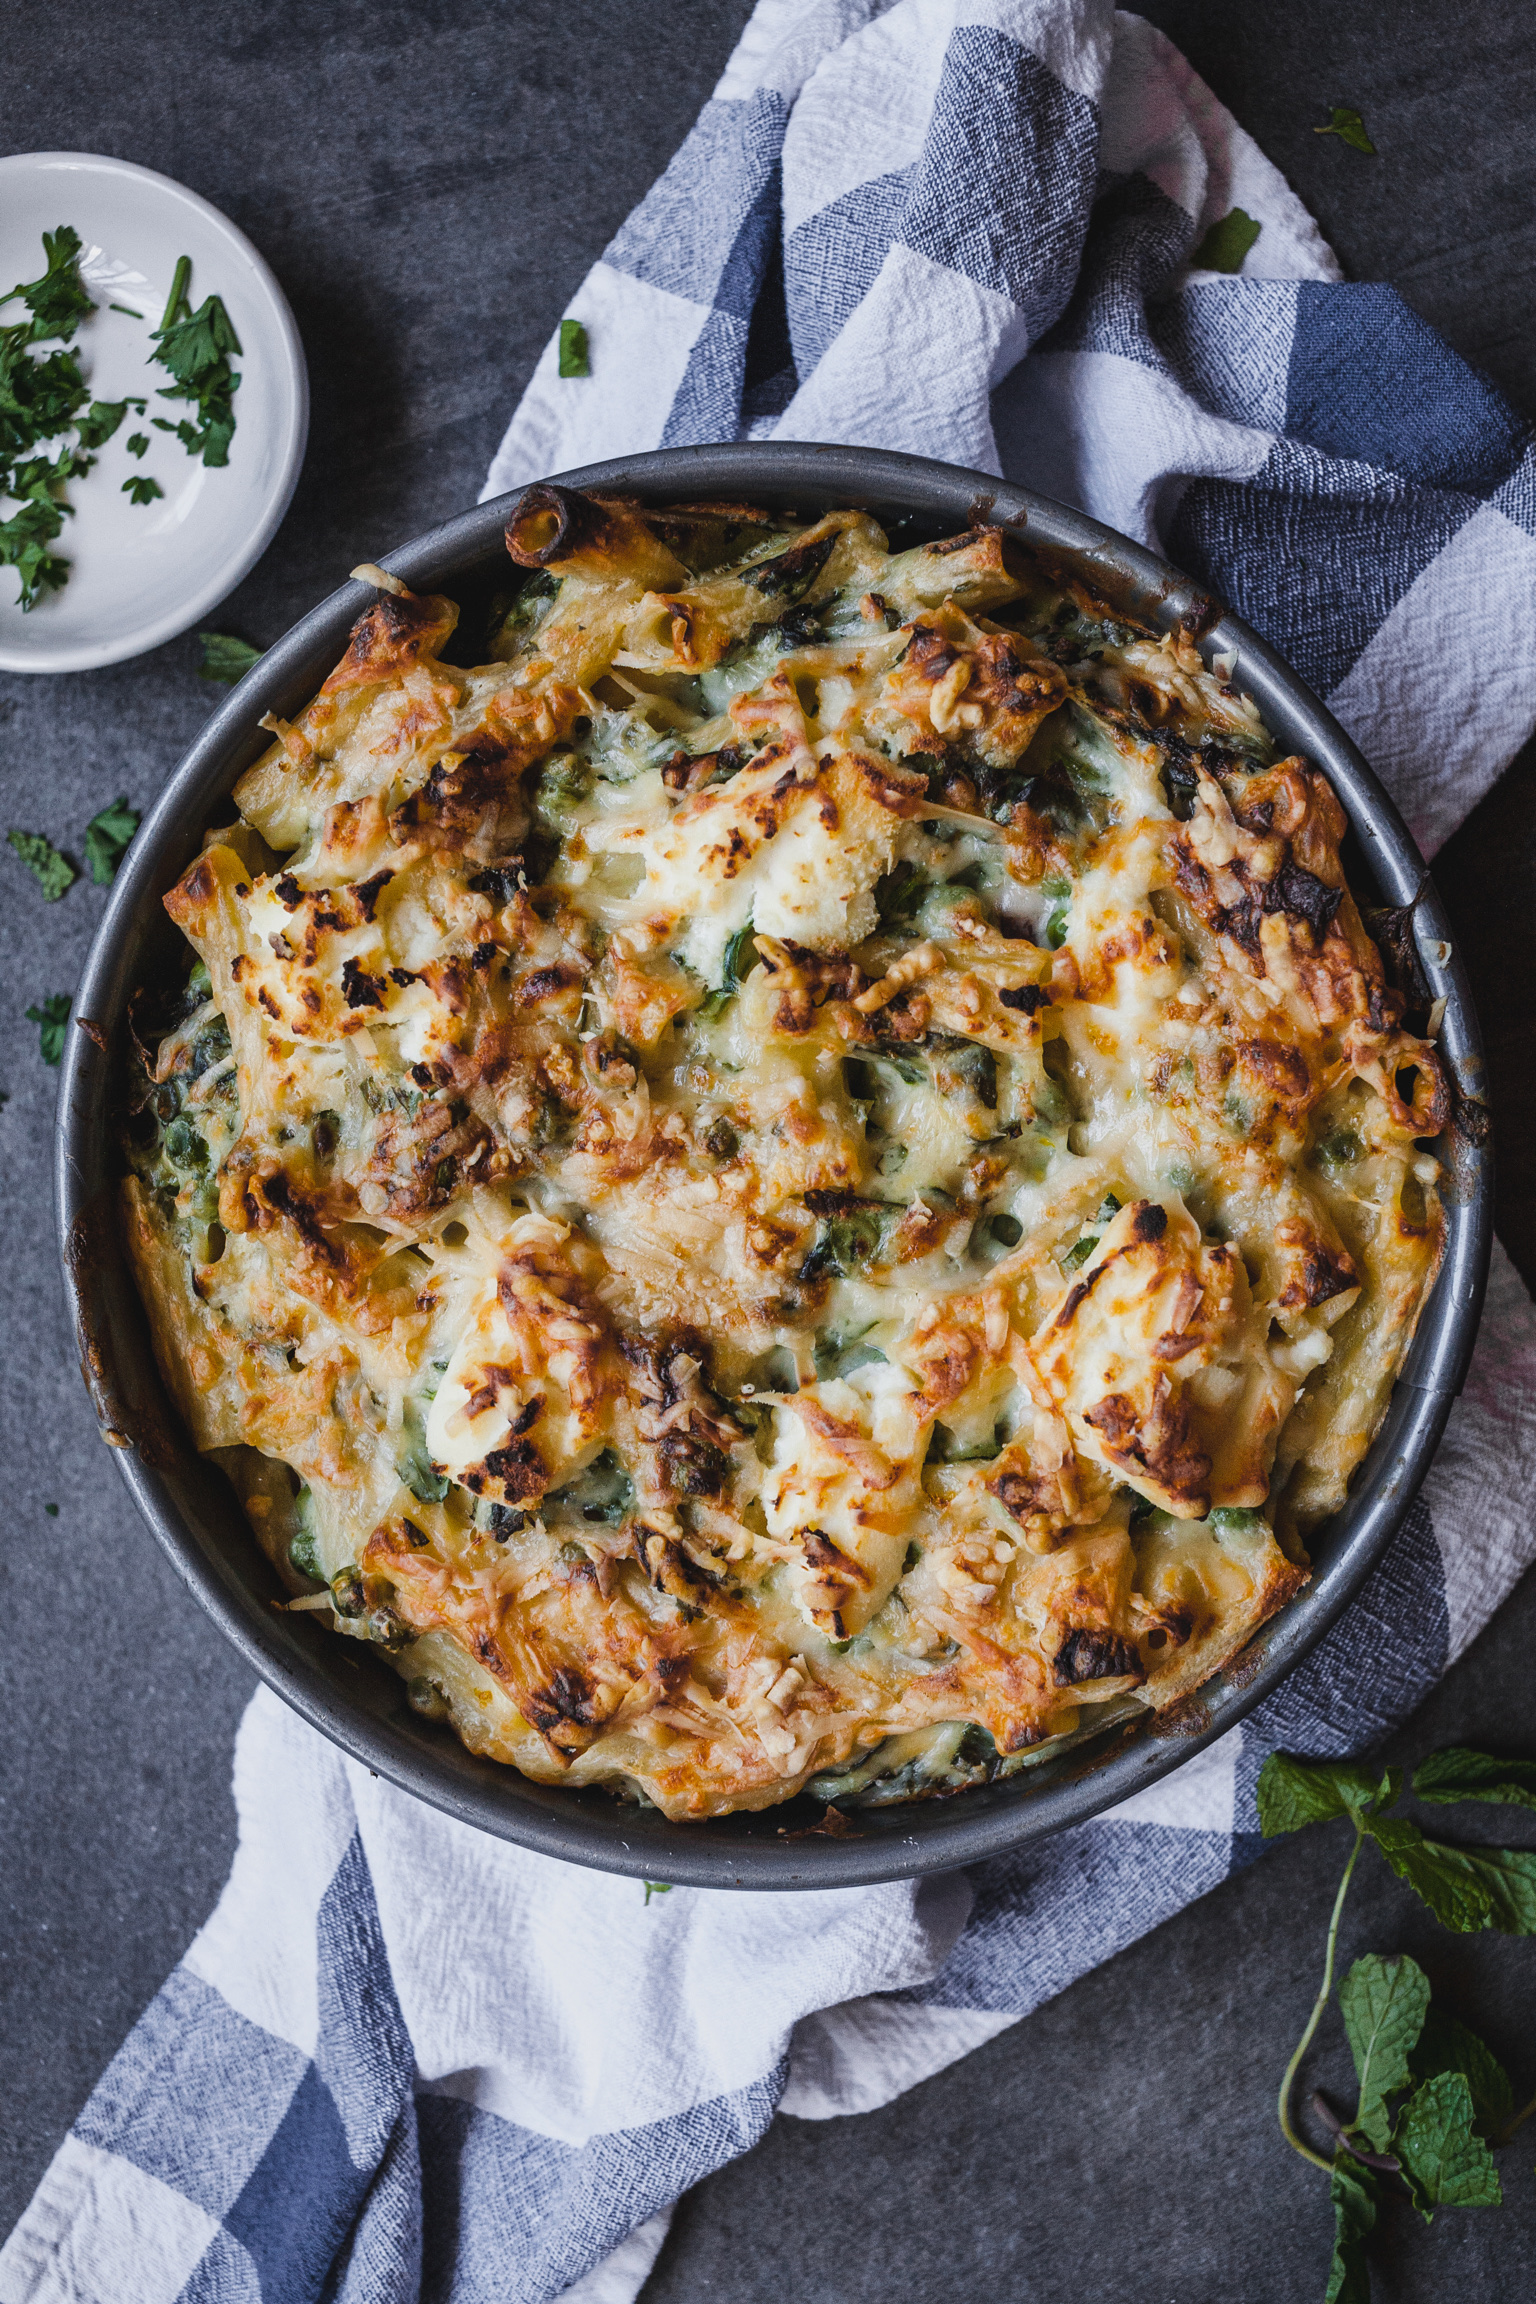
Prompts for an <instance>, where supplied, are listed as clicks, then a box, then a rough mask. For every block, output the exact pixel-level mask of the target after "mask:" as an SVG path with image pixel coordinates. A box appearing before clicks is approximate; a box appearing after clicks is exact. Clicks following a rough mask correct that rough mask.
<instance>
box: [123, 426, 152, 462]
mask: <svg viewBox="0 0 1536 2304" xmlns="http://www.w3.org/2000/svg"><path fill="white" fill-rule="evenodd" d="M123 446H124V447H125V448H126V449H127V451H128V453H129V455H130V456H142V455H143V454H144V451H145V450H146V449H147V448H148V446H149V434H148V433H147V432H130V433H129V435H128V437H127V439H126V440H125V441H124V442H123Z"/></svg>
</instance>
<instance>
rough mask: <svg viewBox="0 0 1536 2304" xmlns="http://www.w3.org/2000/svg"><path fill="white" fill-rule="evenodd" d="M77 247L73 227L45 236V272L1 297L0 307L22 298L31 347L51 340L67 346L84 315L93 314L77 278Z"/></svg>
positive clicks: (77, 236) (88, 300)
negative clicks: (29, 318) (38, 277)
mask: <svg viewBox="0 0 1536 2304" xmlns="http://www.w3.org/2000/svg"><path fill="white" fill-rule="evenodd" d="M80 246H81V242H80V235H79V233H78V232H77V231H76V230H75V228H74V226H73V225H72V224H61V225H60V226H59V228H58V230H57V232H45V233H44V234H43V254H44V255H45V256H46V257H47V259H48V268H47V270H46V271H45V272H44V273H43V274H42V276H41V278H40V279H37V280H33V281H31V282H29V283H28V284H27V285H26V286H24V287H17V288H13V289H12V290H11V293H10V295H9V296H4V297H0V305H5V304H10V303H13V302H14V301H15V299H16V298H17V297H18V296H19V297H20V298H21V301H22V302H23V304H25V305H26V307H27V310H28V311H29V312H30V313H31V315H32V323H31V326H30V328H28V329H27V336H28V339H29V340H30V341H31V342H32V343H34V344H40V343H42V342H43V341H44V340H45V339H46V338H47V337H50V336H56V337H57V338H58V339H59V341H60V342H61V343H63V344H67V343H68V342H69V340H70V338H71V337H72V336H73V335H74V332H75V330H76V328H77V327H78V326H79V324H80V322H81V321H82V320H83V319H84V318H85V316H86V314H87V313H88V312H92V311H94V310H95V306H94V305H93V304H92V302H91V299H90V297H89V296H88V295H87V294H86V291H85V284H84V282H83V281H82V280H81V278H80V266H79V261H78V259H79V255H80ZM23 325H25V323H23Z"/></svg>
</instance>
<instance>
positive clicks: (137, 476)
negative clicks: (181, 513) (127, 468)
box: [123, 472, 165, 504]
mask: <svg viewBox="0 0 1536 2304" xmlns="http://www.w3.org/2000/svg"><path fill="white" fill-rule="evenodd" d="M123 494H124V495H125V496H126V497H127V498H128V501H129V503H130V504H153V502H154V500H155V498H156V497H157V496H163V495H164V494H165V490H164V489H163V488H162V487H161V485H160V483H159V481H158V480H151V478H150V477H149V474H148V473H147V472H131V473H130V474H129V475H128V478H127V479H126V480H125V481H124V482H123Z"/></svg>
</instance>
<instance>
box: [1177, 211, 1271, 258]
mask: <svg viewBox="0 0 1536 2304" xmlns="http://www.w3.org/2000/svg"><path fill="white" fill-rule="evenodd" d="M1263 229H1264V227H1263V225H1262V224H1256V223H1255V222H1254V220H1253V218H1252V217H1251V216H1250V215H1248V214H1247V212H1246V211H1245V210H1244V209H1242V208H1234V209H1232V210H1231V211H1230V213H1229V214H1227V215H1225V216H1223V217H1222V218H1221V221H1220V222H1219V223H1217V224H1213V225H1212V226H1211V228H1210V230H1209V232H1207V234H1206V236H1205V238H1204V239H1203V240H1202V241H1201V243H1200V245H1199V247H1198V248H1197V249H1196V250H1195V252H1194V254H1193V256H1191V258H1190V263H1191V264H1192V265H1193V266H1194V267H1195V269H1196V271H1199V272H1241V270H1242V268H1243V259H1244V257H1245V256H1246V255H1247V253H1248V251H1249V249H1250V248H1251V247H1252V246H1253V244H1254V242H1255V240H1257V238H1258V236H1259V234H1260V233H1261V232H1262V231H1263Z"/></svg>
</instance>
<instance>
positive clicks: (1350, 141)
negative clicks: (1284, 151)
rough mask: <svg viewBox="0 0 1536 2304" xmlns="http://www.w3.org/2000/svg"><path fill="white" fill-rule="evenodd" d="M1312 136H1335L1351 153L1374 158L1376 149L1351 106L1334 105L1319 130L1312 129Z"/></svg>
mask: <svg viewBox="0 0 1536 2304" xmlns="http://www.w3.org/2000/svg"><path fill="white" fill-rule="evenodd" d="M1312 133H1313V135H1314V136H1337V137H1338V139H1339V141H1340V143H1342V144H1347V145H1348V146H1349V148H1350V150H1351V151H1352V152H1365V153H1368V154H1369V156H1370V157H1371V159H1373V160H1374V159H1375V157H1376V147H1375V145H1374V144H1373V143H1372V142H1371V140H1370V138H1369V136H1367V134H1366V132H1365V122H1364V121H1363V120H1362V119H1361V117H1360V115H1359V113H1358V112H1357V111H1356V110H1355V108H1354V106H1353V105H1352V104H1335V105H1333V106H1332V107H1331V109H1330V111H1329V114H1328V118H1327V120H1326V121H1325V122H1324V124H1323V126H1322V127H1321V128H1314V129H1313V131H1312Z"/></svg>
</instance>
